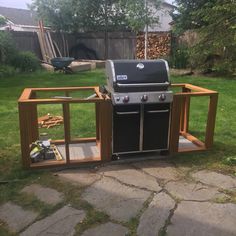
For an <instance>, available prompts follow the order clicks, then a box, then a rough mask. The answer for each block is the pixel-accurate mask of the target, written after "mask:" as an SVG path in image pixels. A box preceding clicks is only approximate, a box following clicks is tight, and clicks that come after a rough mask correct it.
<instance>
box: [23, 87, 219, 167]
mask: <svg viewBox="0 0 236 236" xmlns="http://www.w3.org/2000/svg"><path fill="white" fill-rule="evenodd" d="M172 87H174V88H175V87H179V88H181V89H182V91H181V92H178V93H175V94H174V99H173V104H172V116H171V127H170V142H169V152H170V154H174V153H179V152H192V151H203V150H207V149H209V148H211V147H212V145H213V136H214V127H215V119H216V110H217V100H218V93H217V92H215V91H212V90H208V89H205V88H201V87H198V86H194V85H191V84H172ZM86 90H90V91H91V92H92V93H94V94H95V97H94V98H91V99H76V98H71V99H68V98H46V99H39V98H37V93H38V92H57V91H60V92H63V94H65V96H66V97H69V96H70V93H71V92H75V91H86ZM199 96H208V97H209V98H210V101H209V109H208V114H207V124H206V134H205V142H201V141H200V140H199V139H198V138H196V137H194V136H193V135H191V134H190V133H189V110H190V100H191V97H199ZM71 103H95V113H96V137H92V138H80V139H71V133H70V104H71ZM39 104H61V105H62V110H63V117H64V134H65V136H64V139H63V140H53V141H52V143H53V144H64V145H65V153H66V159H65V160H63V161H57V160H53V161H52V160H49V161H42V162H38V163H31V160H30V144H31V143H32V142H35V141H36V140H38V139H39V131H38V117H37V105H39ZM18 105H19V121H20V136H21V153H22V163H23V166H24V167H25V168H45V167H57V166H71V165H78V164H83V163H91V162H102V161H111V155H112V150H111V143H112V142H111V139H112V105H111V100H110V98H109V97H108V96H103V95H102V94H101V93H100V92H99V88H98V87H62V88H26V89H25V90H24V91H23V93H22V95H21V97H20V98H19V100H18ZM180 136H183V137H184V138H185V139H187V140H189V141H190V142H192V143H193V144H195V146H196V148H186V147H182V148H181V147H179V137H180ZM85 142H96V144H97V147H98V149H99V152H100V155H99V156H97V157H90V158H86V159H83V160H76V161H75V160H70V152H69V148H70V147H69V145H70V144H72V143H85Z"/></svg>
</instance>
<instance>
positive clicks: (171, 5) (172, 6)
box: [162, 1, 176, 8]
mask: <svg viewBox="0 0 236 236" xmlns="http://www.w3.org/2000/svg"><path fill="white" fill-rule="evenodd" d="M162 4H163V5H166V6H168V7H171V8H176V6H175V5H173V4H171V3H168V2H166V1H164V2H163V3H162Z"/></svg>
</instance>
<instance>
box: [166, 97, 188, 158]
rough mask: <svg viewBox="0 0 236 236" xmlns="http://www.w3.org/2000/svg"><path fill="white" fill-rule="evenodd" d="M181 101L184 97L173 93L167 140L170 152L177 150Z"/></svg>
mask: <svg viewBox="0 0 236 236" xmlns="http://www.w3.org/2000/svg"><path fill="white" fill-rule="evenodd" d="M183 101H184V98H183V97H182V96H179V95H174V99H173V103H172V111H171V127H170V141H169V151H170V154H173V153H176V152H178V148H179V131H180V116H181V106H182V103H183Z"/></svg>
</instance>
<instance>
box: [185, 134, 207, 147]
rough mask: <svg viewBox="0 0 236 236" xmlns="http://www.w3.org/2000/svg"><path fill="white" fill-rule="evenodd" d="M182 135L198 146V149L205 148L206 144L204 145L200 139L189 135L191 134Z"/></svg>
mask: <svg viewBox="0 0 236 236" xmlns="http://www.w3.org/2000/svg"><path fill="white" fill-rule="evenodd" d="M181 135H182V136H183V137H184V138H186V139H187V140H189V141H190V142H192V143H193V144H195V145H197V146H198V147H205V143H203V142H202V141H200V140H199V139H198V138H196V137H195V136H193V135H191V134H189V133H184V132H183V133H181Z"/></svg>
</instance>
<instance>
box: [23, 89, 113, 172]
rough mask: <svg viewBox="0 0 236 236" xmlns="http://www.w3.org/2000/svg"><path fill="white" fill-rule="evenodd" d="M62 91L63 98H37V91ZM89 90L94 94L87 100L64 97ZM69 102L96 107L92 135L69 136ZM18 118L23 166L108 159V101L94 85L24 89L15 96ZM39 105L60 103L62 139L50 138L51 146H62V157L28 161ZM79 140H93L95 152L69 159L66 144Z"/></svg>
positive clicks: (84, 141)
mask: <svg viewBox="0 0 236 236" xmlns="http://www.w3.org/2000/svg"><path fill="white" fill-rule="evenodd" d="M48 91H51V92H52V91H53V92H56V91H58V92H63V93H64V94H65V98H63V97H62V98H47V99H39V98H37V93H38V92H48ZM76 91H91V93H94V94H95V96H94V97H93V98H90V99H78V98H76V99H73V98H72V99H68V98H67V97H69V96H70V92H76ZM72 103H94V104H95V109H96V137H91V138H77V139H75V138H74V139H72V138H71V132H70V131H71V129H70V104H72ZM18 104H19V119H20V135H21V153H22V162H23V166H24V167H25V168H40V167H41V168H42V167H47V166H54V167H56V166H63V165H66V166H71V165H77V164H81V163H84V162H86V163H88V162H98V161H108V160H110V158H111V145H110V140H111V103H110V99H109V98H108V97H107V96H102V95H101V94H100V92H99V89H98V87H66V88H26V89H25V90H24V91H23V93H22V95H21V97H20V98H19V103H18ZM39 104H61V105H62V110H63V118H64V139H62V140H52V141H51V143H53V144H55V145H64V146H65V159H63V160H44V161H41V162H37V163H31V160H30V144H31V143H33V142H35V141H36V140H38V139H39V131H38V117H37V105H39ZM80 143H95V144H96V147H97V151H96V152H93V154H94V153H95V154H97V155H91V156H86V158H79V157H78V158H73V159H71V158H70V155H71V152H70V145H72V144H80Z"/></svg>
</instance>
